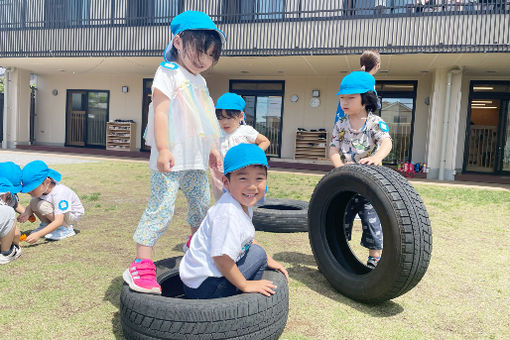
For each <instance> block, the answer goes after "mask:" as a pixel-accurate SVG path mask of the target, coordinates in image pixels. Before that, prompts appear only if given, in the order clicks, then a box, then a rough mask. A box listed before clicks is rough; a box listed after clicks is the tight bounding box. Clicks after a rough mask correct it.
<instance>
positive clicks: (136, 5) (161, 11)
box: [126, 0, 182, 25]
mask: <svg viewBox="0 0 510 340" xmlns="http://www.w3.org/2000/svg"><path fill="white" fill-rule="evenodd" d="M181 8H182V0H144V1H139V0H128V3H127V11H126V18H127V23H128V24H131V25H146V24H152V23H158V24H168V23H170V21H171V18H173V17H174V16H176V15H177V14H179V13H180V12H181Z"/></svg>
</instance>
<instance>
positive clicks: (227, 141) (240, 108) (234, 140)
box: [211, 92, 271, 201]
mask: <svg viewBox="0 0 510 340" xmlns="http://www.w3.org/2000/svg"><path fill="white" fill-rule="evenodd" d="M245 106H246V102H245V101H244V99H243V97H241V96H240V95H237V94H235V93H231V92H227V93H225V94H223V95H222V96H221V97H220V98H218V101H217V102H216V118H218V121H219V123H220V127H221V135H220V153H221V158H222V159H224V158H225V155H226V154H227V151H228V150H229V149H230V148H232V147H234V146H236V145H239V144H243V143H244V144H257V145H258V146H259V147H260V148H261V149H262V150H264V151H266V150H267V148H268V147H269V145H271V142H270V141H269V139H267V137H266V136H264V135H263V134H261V133H259V132H258V131H257V130H255V129H254V128H253V127H251V126H249V125H246V124H244V107H245ZM222 177H223V169H221V168H219V169H218V168H216V169H215V168H211V180H212V182H213V185H212V188H213V194H214V198H215V199H216V201H217V200H219V199H220V197H221V195H223V193H224V192H225V191H226V190H225V189H224V187H223V182H222V180H221V178H222Z"/></svg>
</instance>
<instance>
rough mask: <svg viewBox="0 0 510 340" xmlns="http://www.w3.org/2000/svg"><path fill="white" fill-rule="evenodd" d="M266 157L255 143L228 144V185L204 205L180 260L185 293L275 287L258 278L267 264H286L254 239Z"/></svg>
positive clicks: (214, 294) (206, 295)
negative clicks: (204, 210)
mask: <svg viewBox="0 0 510 340" xmlns="http://www.w3.org/2000/svg"><path fill="white" fill-rule="evenodd" d="M268 167H269V166H268V164H267V159H266V155H265V153H264V151H262V149H261V148H259V147H257V146H256V145H254V144H240V145H237V146H234V147H233V148H231V149H230V150H229V151H228V152H227V154H226V156H225V160H224V171H225V175H224V176H223V184H224V186H225V188H226V189H227V190H228V191H227V192H226V193H225V194H223V195H222V196H221V198H220V199H219V201H218V202H216V204H215V205H214V206H212V207H211V208H210V209H209V210H208V211H207V216H206V217H205V219H204V220H203V222H202V224H201V225H200V228H198V231H197V232H196V233H195V235H194V236H193V238H192V239H191V243H190V247H189V250H188V251H187V252H186V254H185V255H184V257H183V258H182V261H181V263H180V266H179V275H180V277H181V280H182V282H183V283H184V292H185V294H186V296H187V297H188V298H192V299H210V298H219V297H226V296H231V295H235V294H238V293H240V292H245V293H260V294H263V295H266V296H270V295H271V294H274V293H275V289H277V287H276V286H275V285H274V284H273V283H272V282H271V281H268V280H262V279H261V278H262V274H263V273H264V270H265V269H266V267H268V268H272V269H275V270H279V271H280V272H282V273H283V274H284V275H285V277H286V278H287V280H288V273H287V270H285V268H284V267H283V266H282V265H281V264H280V263H278V262H276V261H275V260H274V259H273V258H272V257H271V256H269V255H267V254H266V252H265V251H264V249H263V248H262V247H261V246H259V245H258V244H257V242H255V240H254V237H255V227H254V226H253V224H252V222H251V218H252V216H253V211H252V208H251V207H252V206H253V205H254V204H255V203H256V202H257V201H258V200H259V199H260V198H262V196H263V195H264V191H265V188H266V179H267V168H268Z"/></svg>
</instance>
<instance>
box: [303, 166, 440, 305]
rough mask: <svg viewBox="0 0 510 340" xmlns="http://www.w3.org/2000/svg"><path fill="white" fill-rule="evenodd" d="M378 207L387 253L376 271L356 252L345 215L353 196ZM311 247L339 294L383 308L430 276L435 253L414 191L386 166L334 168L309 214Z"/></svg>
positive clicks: (317, 189)
mask: <svg viewBox="0 0 510 340" xmlns="http://www.w3.org/2000/svg"><path fill="white" fill-rule="evenodd" d="M356 193H358V194H360V195H361V196H363V197H365V198H367V199H368V200H369V201H370V202H371V203H372V205H373V206H374V208H375V210H376V212H377V214H378V215H379V219H380V220H381V225H382V229H383V253H382V257H381V260H380V261H379V264H378V265H377V267H375V269H373V270H372V269H370V268H368V267H367V266H366V265H365V264H364V263H361V262H360V261H359V260H358V259H357V257H356V256H355V255H354V254H353V253H352V251H351V249H350V247H349V244H348V242H347V241H346V238H345V234H344V228H343V223H338V221H343V216H344V214H345V210H346V207H347V204H348V202H349V200H350V199H351V197H352V196H353V195H354V194H356ZM308 223H309V239H310V245H311V248H312V251H313V254H314V256H315V260H316V261H317V264H318V266H319V270H320V271H321V272H322V274H323V275H324V276H325V277H326V278H327V280H328V281H329V282H330V283H331V285H332V286H333V287H334V288H335V289H337V290H338V291H339V292H340V293H341V294H343V295H345V296H347V297H350V298H352V299H354V300H357V301H361V302H365V303H379V302H383V301H386V300H389V299H393V298H395V297H397V296H400V295H402V294H404V293H406V292H407V291H409V290H410V289H412V288H413V287H414V286H416V284H418V282H419V281H420V280H421V279H422V277H423V275H425V272H426V271H427V268H428V265H429V262H430V256H431V252H432V230H431V227H430V220H429V217H428V214H427V210H426V209H425V205H424V204H423V201H422V200H421V197H420V196H419V195H418V193H417V192H416V190H415V189H414V188H413V186H412V185H411V184H410V183H409V182H408V181H407V180H406V179H405V178H404V177H402V176H401V175H400V174H398V173H397V172H396V171H394V170H392V169H389V168H385V167H382V166H367V165H346V166H343V167H341V168H337V169H333V170H331V171H330V172H329V173H328V174H326V175H325V176H324V177H323V178H322V179H321V180H320V182H319V183H318V184H317V186H316V187H315V190H314V192H313V194H312V198H311V200H310V207H309V210H308Z"/></svg>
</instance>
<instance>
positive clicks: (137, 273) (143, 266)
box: [122, 259, 161, 295]
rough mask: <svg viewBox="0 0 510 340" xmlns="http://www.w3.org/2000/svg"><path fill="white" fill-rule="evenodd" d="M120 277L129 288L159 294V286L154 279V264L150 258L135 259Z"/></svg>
mask: <svg viewBox="0 0 510 340" xmlns="http://www.w3.org/2000/svg"><path fill="white" fill-rule="evenodd" d="M122 278H123V279H124V281H125V282H126V283H127V284H128V285H129V288H131V290H134V291H136V292H140V293H150V294H157V295H161V286H160V285H159V284H158V282H157V281H156V266H155V265H154V262H152V260H150V259H135V260H134V261H133V263H131V264H130V265H129V268H128V269H126V270H125V271H124V273H123V274H122Z"/></svg>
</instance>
